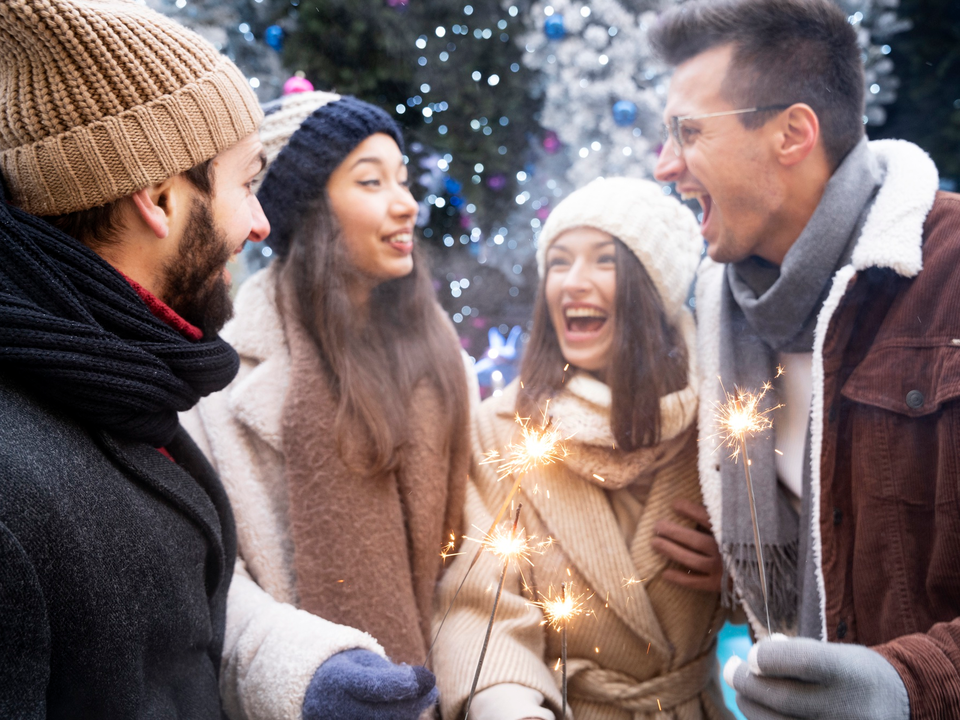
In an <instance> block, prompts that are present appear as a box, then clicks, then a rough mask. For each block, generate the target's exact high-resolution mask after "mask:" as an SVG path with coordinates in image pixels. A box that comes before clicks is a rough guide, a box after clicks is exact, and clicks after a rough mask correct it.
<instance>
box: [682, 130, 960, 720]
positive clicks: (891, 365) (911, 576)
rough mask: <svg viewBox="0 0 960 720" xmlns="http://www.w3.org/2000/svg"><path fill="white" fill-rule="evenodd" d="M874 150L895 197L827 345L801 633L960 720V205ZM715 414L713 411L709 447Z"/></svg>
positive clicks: (821, 360)
mask: <svg viewBox="0 0 960 720" xmlns="http://www.w3.org/2000/svg"><path fill="white" fill-rule="evenodd" d="M870 146H871V149H872V150H874V152H875V153H877V155H878V157H879V159H880V160H881V164H882V166H883V168H884V173H885V177H884V181H883V186H882V187H881V189H880V191H879V193H878V195H877V199H876V201H875V203H874V206H873V207H872V208H871V210H870V214H869V216H868V218H867V221H866V224H865V225H864V228H863V232H862V234H861V236H860V238H859V239H858V240H857V244H856V246H855V248H854V252H853V257H852V260H851V263H850V264H849V265H847V266H845V267H844V268H842V269H840V270H839V271H837V273H836V275H835V277H834V279H833V281H832V283H831V287H830V292H829V295H828V296H827V299H826V300H825V302H824V306H823V309H822V310H821V311H820V315H819V317H818V321H817V330H816V334H815V341H814V350H813V398H812V409H811V439H810V447H811V456H812V457H813V458H815V460H814V461H813V462H812V463H811V475H812V478H811V484H812V487H811V488H810V497H809V502H810V505H811V510H810V524H809V525H808V526H803V525H802V526H801V529H802V532H803V533H804V535H802V536H801V547H803V543H804V542H806V543H809V547H810V552H809V553H806V554H807V555H808V556H809V558H810V559H809V560H808V563H807V565H806V566H802V567H801V575H804V574H806V575H810V576H812V577H813V582H814V583H815V585H816V589H815V594H816V596H818V597H819V604H820V607H819V609H818V612H817V613H815V615H816V617H815V624H816V628H815V630H816V631H817V632H810V630H809V628H807V629H804V627H803V625H801V631H802V632H803V633H806V634H811V635H813V634H816V635H819V636H820V637H822V638H823V639H824V640H829V641H830V642H842V643H857V644H861V645H866V646H869V647H872V648H873V649H874V650H876V651H877V652H879V653H880V654H882V655H883V656H884V657H885V658H886V659H887V660H889V661H890V662H891V663H892V664H893V666H894V667H895V668H896V669H897V672H898V673H899V674H900V677H901V678H902V679H903V682H904V684H905V685H906V689H907V693H908V695H909V698H910V714H911V717H912V718H914V719H915V720H920V719H923V720H934V719H940V718H960V195H956V194H953V193H943V192H937V191H936V187H937V176H936V169H935V168H934V166H933V163H932V162H931V161H930V160H929V158H926V156H925V155H924V154H923V153H922V152H920V151H919V150H918V149H917V148H914V147H913V146H910V145H908V144H907V143H904V142H903V141H890V140H884V141H879V142H873V143H871V144H870ZM911 148H912V149H911ZM918 156H919V158H920V159H919V160H918ZM721 280H722V266H720V265H717V264H716V263H712V262H711V261H709V260H708V261H705V263H704V266H703V267H702V268H701V273H700V275H699V280H698V299H697V308H698V311H699V320H700V329H699V350H700V362H701V373H702V377H704V378H710V377H711V373H713V375H712V377H713V378H714V380H713V382H714V384H715V385H717V386H718V383H717V382H716V380H715V378H716V360H715V358H716V353H715V352H714V350H715V347H714V346H713V345H712V344H711V343H712V339H713V338H715V337H716V336H717V333H716V331H715V330H714V331H713V332H711V328H715V327H717V325H716V319H715V318H716V316H717V315H718V312H717V311H716V310H715V309H714V306H713V305H712V304H711V302H712V298H715V297H718V295H717V293H718V292H719V287H720V282H721ZM714 389H715V388H714ZM710 400H711V397H710V396H709V395H708V396H707V397H706V398H701V427H705V428H706V430H701V434H702V436H709V434H710V432H711V423H713V422H714V419H713V418H712V416H711V414H710V412H709V410H708V411H704V410H703V407H704V405H707V406H708V407H709V403H710ZM704 445H705V443H702V444H701V457H700V474H701V484H702V485H703V494H704V498H705V500H706V505H707V507H708V509H710V511H711V516H712V519H713V524H714V528H715V531H717V532H719V533H720V534H721V536H722V532H723V521H722V517H720V508H719V472H718V469H717V464H716V459H715V456H714V455H713V454H712V453H711V452H710V448H705V447H704ZM804 555H805V553H803V552H802V553H801V559H802V558H803V557H804ZM810 570H812V573H810V572H805V571H810ZM754 628H755V629H757V626H756V625H755V626H754ZM758 634H763V631H762V629H761V630H760V631H759V632H758Z"/></svg>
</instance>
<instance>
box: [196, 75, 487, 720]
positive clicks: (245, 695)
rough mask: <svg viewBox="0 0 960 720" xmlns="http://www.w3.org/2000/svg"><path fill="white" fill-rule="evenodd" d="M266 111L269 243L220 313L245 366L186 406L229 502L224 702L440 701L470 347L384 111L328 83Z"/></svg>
mask: <svg viewBox="0 0 960 720" xmlns="http://www.w3.org/2000/svg"><path fill="white" fill-rule="evenodd" d="M265 114H266V117H265V120H264V123H263V126H262V127H261V138H262V140H263V144H264V149H265V153H266V155H267V161H268V168H267V171H266V175H265V177H264V178H263V180H262V183H260V185H259V190H258V193H257V196H258V198H259V200H260V202H261V204H262V205H263V209H264V213H265V214H266V215H267V217H268V218H269V219H270V221H271V227H272V230H271V233H270V236H269V237H268V239H267V241H266V242H267V244H268V245H269V246H270V247H271V248H272V249H273V252H274V255H275V257H276V260H275V262H274V264H273V265H272V266H270V267H269V268H266V269H265V270H261V271H260V272H259V273H257V274H255V275H253V276H251V277H250V278H249V279H248V280H247V281H246V283H245V284H244V285H243V287H241V288H240V291H239V294H238V296H237V299H236V319H235V320H234V321H233V322H232V323H230V324H229V325H228V326H227V327H226V328H225V329H224V337H225V338H227V339H228V341H229V342H230V343H231V344H232V345H233V346H234V347H235V348H236V350H237V352H238V353H239V354H240V360H241V366H240V372H239V374H238V376H237V379H236V380H235V381H234V382H233V383H232V384H231V385H230V386H229V387H228V388H227V389H226V390H225V391H224V392H222V393H219V394H217V395H216V396H212V397H210V398H208V401H207V402H204V403H202V404H201V405H200V406H199V407H198V409H197V411H196V412H195V413H194V414H193V415H192V416H191V417H189V418H187V419H186V421H185V423H184V424H185V425H189V428H190V430H191V433H192V434H193V436H194V437H195V438H197V440H198V443H199V444H200V445H201V447H204V446H205V450H206V452H207V454H208V457H210V459H211V461H212V462H213V463H214V465H215V466H216V467H217V470H218V471H219V473H220V476H221V477H222V479H223V483H224V485H225V487H226V489H227V493H228V494H229V496H230V501H231V503H232V505H233V508H234V514H235V515H236V519H237V545H238V552H237V554H238V556H239V561H238V563H237V569H236V572H235V574H234V579H233V585H232V586H231V588H230V596H229V601H228V612H227V636H226V640H225V642H224V656H223V657H224V661H223V679H222V681H221V688H222V690H223V696H224V705H225V707H226V710H227V713H228V714H229V715H230V716H231V717H232V718H243V719H244V720H256V719H264V720H266V719H269V720H300V719H301V718H303V720H319V719H321V718H324V719H326V718H342V719H344V720H348V719H351V718H356V719H357V720H360V719H361V718H363V719H364V720H366V719H369V718H383V719H384V720H386V719H388V718H389V719H390V720H416V718H418V717H419V716H420V715H421V713H422V712H424V711H426V712H427V713H430V714H432V712H433V710H432V706H433V705H434V703H435V701H436V694H437V693H436V690H435V688H434V679H433V676H432V674H431V673H430V672H429V671H428V670H426V668H424V667H422V665H423V663H424V662H425V660H426V652H427V645H428V643H429V632H430V622H431V615H432V610H433V602H434V593H435V589H436V585H437V580H438V577H439V573H440V571H441V569H442V566H441V559H440V550H441V547H442V546H443V544H444V543H445V542H446V541H447V539H448V537H449V534H450V533H451V532H452V531H455V530H456V529H458V528H459V524H460V513H461V511H462V506H463V492H464V488H465V482H466V472H467V469H468V464H469V450H468V444H467V443H468V440H467V412H468V411H467V408H468V405H469V403H468V399H467V385H466V381H465V373H464V365H463V362H462V359H461V355H460V347H459V343H458V341H457V337H456V333H455V332H454V330H453V326H452V324H451V323H450V321H449V319H448V318H447V317H446V314H445V313H444V312H443V310H442V309H441V307H440V305H439V304H438V303H437V300H436V297H435V295H434V290H433V286H432V283H431V280H430V275H429V272H428V270H427V268H426V267H425V265H424V262H423V259H422V258H421V257H420V254H419V249H418V246H417V242H416V239H415V238H414V234H413V233H414V222H415V220H416V215H417V203H416V202H415V201H414V199H413V196H412V195H411V194H410V190H409V189H408V188H407V168H406V165H405V163H404V156H403V139H402V137H401V136H400V130H399V128H397V126H396V124H395V123H394V122H393V120H392V119H391V118H390V116H389V115H388V114H387V113H385V112H384V111H383V110H381V109H379V108H377V107H374V106H373V105H370V104H369V103H365V102H361V101H360V100H357V99H355V98H351V97H340V96H337V95H333V94H331V93H322V92H315V93H304V94H300V95H292V96H287V97H284V98H282V99H281V100H280V101H277V102H276V103H275V104H272V105H269V106H267V107H266V108H265Z"/></svg>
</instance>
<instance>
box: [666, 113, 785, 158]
mask: <svg viewBox="0 0 960 720" xmlns="http://www.w3.org/2000/svg"><path fill="white" fill-rule="evenodd" d="M788 107H790V105H764V106H763V107H752V108H744V109H743V110H724V111H723V112H712V113H704V114H703V115H674V116H672V117H671V118H670V126H669V127H668V126H666V125H661V126H660V143H661V144H662V145H666V144H667V140H670V139H673V152H674V154H675V155H676V156H677V157H680V155H681V153H683V137H682V136H681V134H680V130H681V129H682V127H683V123H684V122H686V121H687V120H704V119H706V118H713V117H722V116H724V115H743V114H745V113H752V112H765V111H767V110H786V109H787V108H788Z"/></svg>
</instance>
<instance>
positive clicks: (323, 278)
mask: <svg viewBox="0 0 960 720" xmlns="http://www.w3.org/2000/svg"><path fill="white" fill-rule="evenodd" d="M339 235H340V229H339V226H338V224H337V221H336V218H335V217H334V215H333V213H332V211H331V210H330V206H329V200H328V198H327V196H326V193H325V192H324V193H322V194H321V196H320V197H319V198H318V199H317V200H316V201H315V202H314V204H313V207H312V208H311V210H310V211H309V212H308V213H307V214H306V216H305V217H304V218H303V222H301V223H300V224H299V226H298V227H297V229H296V230H295V231H294V233H293V235H292V236H291V241H290V249H289V251H288V253H287V254H286V256H284V257H283V258H281V259H279V260H278V273H279V279H280V282H279V285H278V287H280V286H282V287H286V288H289V289H291V290H292V291H293V293H292V294H293V297H294V300H295V302H296V306H297V312H298V313H299V318H300V320H301V322H302V323H303V325H304V327H305V328H306V329H307V331H308V332H309V333H310V335H311V337H312V338H313V340H314V342H315V343H316V344H317V348H318V349H319V351H320V357H321V359H322V361H323V362H324V363H325V365H326V368H327V371H328V372H329V373H330V374H331V377H332V378H333V388H334V392H335V394H336V396H337V399H338V407H337V416H336V419H335V424H334V427H335V431H336V435H337V438H336V439H337V445H338V448H339V449H340V451H341V457H345V453H344V452H343V449H344V441H345V439H346V438H345V434H346V432H347V431H348V428H349V427H350V424H349V423H348V422H347V420H359V421H360V422H361V423H362V424H363V425H364V426H365V427H366V428H367V430H368V431H369V435H370V441H371V449H370V454H369V456H370V461H369V463H370V464H369V467H368V468H365V469H366V470H368V471H369V472H372V473H379V472H384V471H388V470H393V469H395V468H396V467H397V466H398V465H399V464H400V463H401V462H402V447H403V444H404V442H405V440H406V431H407V430H406V429H407V414H408V412H409V402H410V398H411V395H412V393H413V389H414V387H415V386H416V385H417V383H418V382H420V381H421V380H423V379H427V380H429V381H430V382H432V383H433V384H434V386H435V387H436V389H437V391H438V392H439V393H440V397H441V398H442V399H443V402H444V404H445V407H444V415H445V416H444V417H442V418H437V430H438V432H445V433H446V434H447V443H448V445H447V447H448V448H450V449H451V450H452V451H453V452H456V451H457V450H458V449H459V443H460V442H461V437H462V436H463V433H462V432H461V431H462V430H463V429H464V427H465V426H466V422H467V406H468V397H467V386H466V379H465V377H464V367H463V362H462V360H461V356H460V352H459V348H458V345H457V339H456V333H454V332H453V330H452V328H451V327H450V325H449V324H448V321H447V320H446V318H445V316H444V312H443V309H442V308H441V307H440V304H439V303H438V302H437V299H436V296H435V294H434V290H433V283H432V281H431V279H430V272H429V268H428V267H427V265H426V260H425V258H424V256H423V255H422V254H421V252H420V249H419V247H418V246H417V245H415V246H414V252H413V270H412V271H411V272H410V274H409V275H406V276H405V277H401V278H397V279H395V280H390V281H387V282H384V283H381V284H380V285H378V286H377V287H376V288H374V290H373V291H372V293H371V295H370V300H369V307H368V315H367V317H366V319H365V321H361V320H360V319H359V317H358V310H357V308H355V307H354V306H353V303H352V302H351V300H350V298H349V296H348V292H347V288H348V285H349V282H350V280H351V276H352V274H353V273H354V272H355V271H354V269H353V266H352V264H351V262H350V260H349V259H348V257H347V253H346V250H345V248H344V244H343V242H341V241H340V237H339Z"/></svg>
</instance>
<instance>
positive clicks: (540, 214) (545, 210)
mask: <svg viewBox="0 0 960 720" xmlns="http://www.w3.org/2000/svg"><path fill="white" fill-rule="evenodd" d="M548 217H550V207H549V206H548V205H543V206H542V207H541V208H540V209H539V210H537V220H539V221H541V222H543V221H544V220H546V219H547V218H548Z"/></svg>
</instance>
